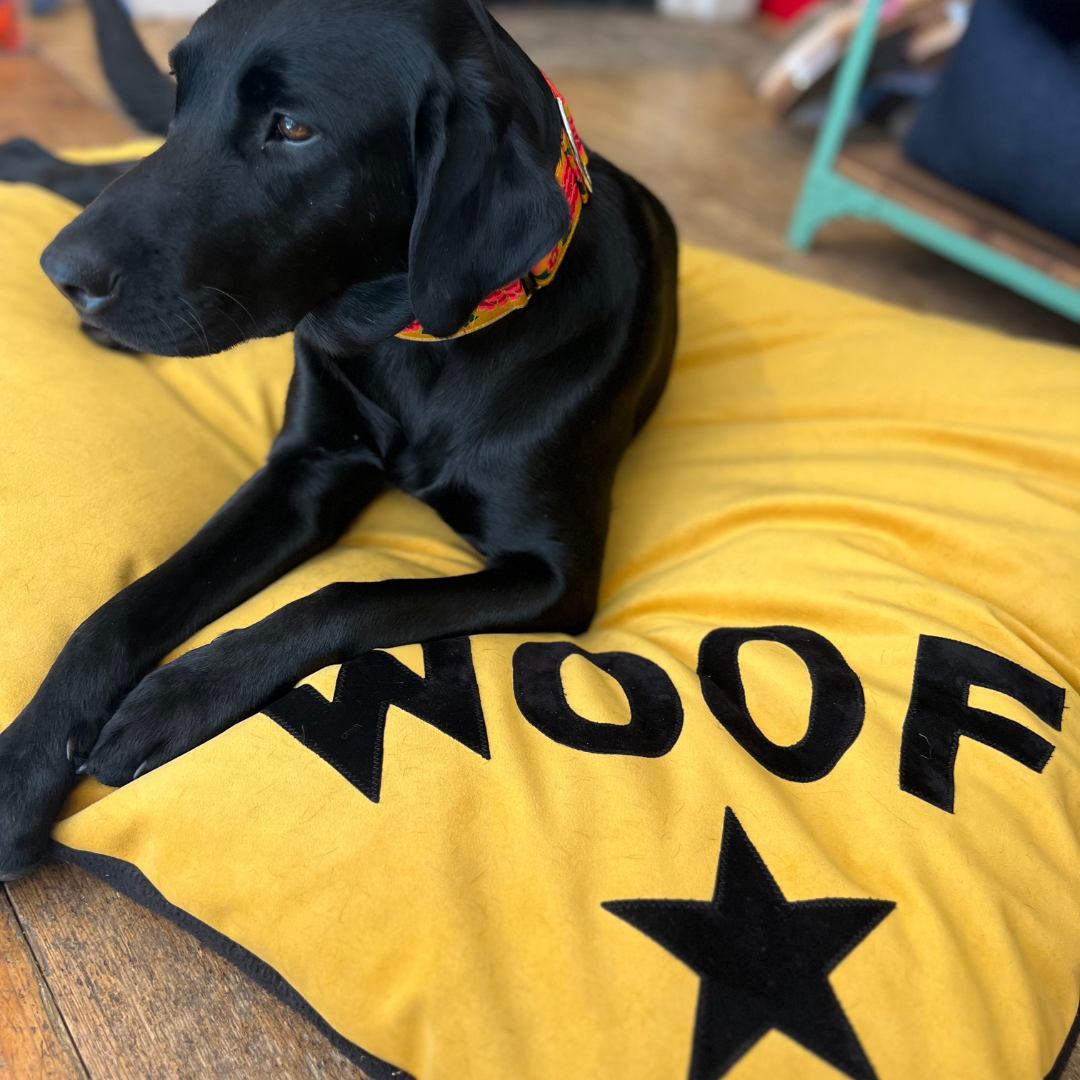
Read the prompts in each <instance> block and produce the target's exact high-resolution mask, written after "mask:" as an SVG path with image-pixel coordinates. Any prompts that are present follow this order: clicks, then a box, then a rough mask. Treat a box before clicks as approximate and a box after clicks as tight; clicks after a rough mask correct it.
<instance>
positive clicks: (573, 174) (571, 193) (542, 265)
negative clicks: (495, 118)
mask: <svg viewBox="0 0 1080 1080" xmlns="http://www.w3.org/2000/svg"><path fill="white" fill-rule="evenodd" d="M544 80H545V81H546V82H547V84H548V86H549V87H551V92H552V94H554V95H555V101H556V103H557V104H558V106H559V115H560V116H561V117H562V140H561V142H562V146H561V150H560V153H559V164H558V165H557V166H556V168H555V179H556V180H557V181H558V184H559V187H561V188H562V193H563V195H564V196H565V197H566V204H567V206H569V207H570V228H569V229H567V230H566V233H565V235H564V236H563V237H562V239H561V240H560V241H559V242H558V243H557V244H556V245H555V246H554V247H553V248H552V249H551V251H550V252H548V254H547V255H545V256H544V257H543V258H542V259H541V260H540V261H539V262H538V263H537V264H536V265H535V266H534V267H533V268H532V270H530V271H529V273H527V274H526V275H525V276H524V277H523V278H518V279H517V280H516V281H511V282H510V284H509V285H503V286H502V288H499V289H496V290H495V291H494V292H493V293H492V294H491V295H490V296H488V297H487V298H486V299H485V300H484V301H482V302H481V304H480V305H479V307H477V308H476V310H475V311H473V313H472V314H471V315H470V316H469V319H468V322H466V323H465V325H464V326H463V327H462V328H461V329H460V330H459V331H458V332H457V333H456V334H451V335H450V337H451V338H457V337H461V336H462V335H464V334H471V333H473V331H475V330H482V329H483V328H484V327H485V326H489V325H490V324H491V323H493V322H497V321H498V320H499V319H501V318H502V317H503V316H504V315H509V314H510V312H511V311H517V309H518V308H523V307H524V306H525V305H526V304H527V303H528V302H529V298H530V297H531V296H532V294H533V293H534V292H536V290H537V289H542V288H543V287H544V286H545V285H547V284H548V283H549V282H550V281H551V280H552V279H553V278H554V277H555V273H556V271H557V270H558V269H559V264H560V263H561V262H562V260H563V256H564V255H565V254H566V249H567V248H568V247H569V246H570V241H571V239H573V236H574V230H575V229H576V228H577V223H578V218H580V217H581V207H582V205H583V204H584V203H587V202H588V201H589V196H590V195H591V194H592V181H591V180H590V179H589V157H588V155H587V154H586V153H585V145H584V144H583V143H582V141H581V139H580V138H578V133H577V128H575V127H574V120H573V117H571V115H570V110H569V109H568V108H567V107H566V99H565V98H564V97H563V96H562V94H560V93H559V91H558V90H556V89H555V87H554V86H552V83H551V80H550V79H549V78H548V77H547V76H546V75H545V76H544ZM397 336H398V337H399V338H405V339H406V340H407V341H448V340H449V338H439V337H435V336H434V335H433V334H428V333H425V332H424V328H423V327H422V326H421V325H420V323H419V322H416V321H413V322H411V323H410V324H409V325H408V326H406V327H405V329H404V330H402V331H401V333H399V334H398V335H397Z"/></svg>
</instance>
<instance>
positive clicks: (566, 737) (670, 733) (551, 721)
mask: <svg viewBox="0 0 1080 1080" xmlns="http://www.w3.org/2000/svg"><path fill="white" fill-rule="evenodd" d="M575 654H576V655H577V656H584V657H585V659H586V660H588V661H589V663H591V664H595V665H596V666H597V667H598V668H599V669H600V670H601V671H606V672H607V674H608V675H610V676H611V677H612V678H613V679H615V680H616V682H618V683H619V685H620V686H621V687H622V688H623V692H624V693H625V694H626V700H627V701H628V702H629V704H630V723H629V724H602V723H596V722H594V721H592V720H586V719H585V717H583V716H579V715H578V714H577V713H576V712H574V710H573V709H571V708H570V706H569V704H568V703H567V701H566V693H565V692H564V690H563V684H562V674H561V671H562V665H563V661H564V660H565V659H566V658H567V657H568V656H571V655H575ZM514 697H515V698H516V699H517V703H518V708H519V709H520V710H521V712H522V715H523V716H524V717H525V719H526V720H528V721H529V723H530V724H532V726H533V727H534V728H536V729H537V730H538V731H542V732H543V733H544V734H545V735H546V736H547V737H548V738H549V739H553V740H554V741H555V742H557V743H562V744H563V746H569V747H571V748H572V749H574V750H585V751H587V752H588V753H590V754H631V755H634V756H635V757H650V758H651V757H662V756H663V755H664V754H666V753H667V752H668V751H669V750H670V749H671V748H672V747H673V746H674V745H675V742H676V740H677V739H678V738H679V732H680V731H682V722H683V710H682V701H681V700H680V699H679V695H678V692H677V691H676V689H675V687H674V685H673V684H672V682H671V679H670V678H669V677H668V674H667V672H666V671H664V669H663V668H662V667H660V666H659V665H658V664H654V663H653V662H652V661H651V660H646V659H645V657H644V656H638V655H636V654H635V653H625V652H606V653H587V652H586V651H585V650H584V649H580V648H578V646H577V645H572V644H571V643H570V642H568V641H527V642H525V644H523V645H519V646H518V647H517V650H516V651H515V652H514Z"/></svg>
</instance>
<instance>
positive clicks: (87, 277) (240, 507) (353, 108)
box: [0, 0, 676, 878]
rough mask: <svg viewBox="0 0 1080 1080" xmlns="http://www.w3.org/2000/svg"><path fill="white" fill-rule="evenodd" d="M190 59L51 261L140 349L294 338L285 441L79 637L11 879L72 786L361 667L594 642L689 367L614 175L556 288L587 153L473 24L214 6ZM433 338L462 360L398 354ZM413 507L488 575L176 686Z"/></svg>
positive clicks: (16, 749)
mask: <svg viewBox="0 0 1080 1080" xmlns="http://www.w3.org/2000/svg"><path fill="white" fill-rule="evenodd" d="M171 60H172V65H173V67H174V69H175V74H176V78H177V105H176V116H175V119H174V120H173V123H172V125H171V127H170V130H169V136H168V140H167V142H166V144H165V145H164V147H162V149H161V150H159V151H158V152H157V153H155V154H153V155H151V156H150V157H149V158H147V159H145V160H144V161H142V162H140V163H138V164H137V165H135V166H134V167H133V168H131V169H130V171H128V172H126V173H124V174H123V175H122V176H120V177H119V178H118V179H116V180H115V181H114V182H113V183H111V184H110V185H109V186H108V188H107V189H106V190H105V191H104V192H103V193H102V194H101V195H100V197H98V198H97V199H96V200H95V201H93V202H92V204H91V205H90V206H89V208H88V209H87V210H86V211H85V212H84V213H83V214H82V215H81V216H80V217H78V218H77V219H76V220H75V221H74V222H72V223H71V224H70V225H69V226H68V227H67V228H65V229H64V230H63V232H61V233H60V235H59V236H58V237H57V238H56V240H55V241H53V243H52V244H51V245H50V246H49V247H48V248H47V249H46V251H45V253H44V255H43V256H42V266H43V268H44V269H45V271H46V273H47V274H48V275H49V277H50V278H52V280H53V281H54V282H55V283H56V284H57V285H58V286H59V288H60V289H62V290H63V291H64V292H65V293H66V294H67V296H68V297H69V299H70V300H71V302H72V303H73V304H74V305H75V307H76V309H77V310H78V311H79V312H80V314H81V315H82V316H83V318H84V319H85V320H87V321H88V322H90V323H91V324H92V325H94V326H96V327H99V328H101V329H102V330H103V331H104V332H106V333H107V334H109V335H111V336H112V337H113V338H116V339H117V340H119V341H120V342H121V343H123V344H125V345H127V346H128V347H130V348H133V349H136V350H139V351H146V352H154V353H162V354H168V355H183V356H199V355H205V354H207V353H212V352H216V351H219V350H221V349H227V348H229V347H230V346H232V345H234V344H236V343H237V342H239V341H241V340H243V339H245V338H252V337H259V336H267V335H273V334H280V333H283V332H285V331H288V330H295V332H296V337H295V352H296V369H295V373H294V375H293V379H292V383H291V386H290V388H289V396H288V406H287V413H286V418H285V424H284V428H283V430H282V432H281V434H280V435H279V436H278V438H277V441H276V442H275V443H274V446H273V449H272V451H271V453H270V456H269V459H268V461H267V463H266V465H265V467H264V468H263V469H262V470H261V471H260V472H258V473H257V474H256V475H255V476H254V477H253V478H252V479H251V480H250V481H249V482H248V483H247V484H245V485H244V486H243V487H242V488H241V489H240V491H239V492H238V493H237V494H236V495H235V496H234V497H233V498H232V499H230V500H229V502H228V503H226V504H225V506H224V507H222V509H221V510H220V511H219V512H218V513H217V514H216V515H215V516H214V517H213V518H212V519H211V520H210V521H209V522H208V523H207V525H206V526H204V528H203V529H201V530H200V531H199V533H198V534H197V535H196V536H195V537H194V538H193V539H192V540H191V541H190V542H188V543H187V544H186V545H185V546H184V547H183V548H181V549H180V551H178V552H177V553H176V554H175V555H173V556H172V557H171V558H170V559H168V560H167V561H166V562H165V563H164V564H163V565H161V566H160V567H158V568H157V569H156V570H154V571H152V572H151V573H149V574H147V575H146V576H145V577H144V578H142V579H140V580H138V581H136V582H134V583H133V584H132V585H130V586H128V587H127V588H126V589H124V590H123V591H122V592H121V593H119V594H118V595H117V596H116V597H114V598H113V599H112V600H110V601H109V602H108V603H107V604H105V605H104V606H103V607H102V608H100V609H99V610H98V611H97V612H95V613H94V614H93V615H91V616H90V617H89V618H88V619H87V620H86V621H85V622H84V623H83V624H82V625H81V626H80V627H79V628H78V629H77V630H76V631H75V633H74V634H73V635H72V637H71V639H70V640H69V641H68V643H67V645H65V647H64V649H63V651H62V652H61V654H60V656H59V658H58V659H57V660H56V662H55V663H54V665H53V667H52V669H51V670H50V672H49V673H48V675H47V676H46V678H45V680H44V682H43V683H42V685H41V688H40V689H39V690H38V692H37V693H36V694H35V696H34V698H33V699H32V700H31V701H30V703H29V704H28V705H27V706H26V708H25V709H24V710H23V711H22V713H21V714H20V715H19V717H18V718H17V719H16V720H15V722H14V723H13V724H12V725H11V726H10V727H8V728H7V729H6V730H5V731H4V732H3V733H2V734H0V878H12V877H15V876H17V875H19V874H22V873H25V872H26V871H27V870H28V869H29V868H30V867H32V866H33V865H34V863H35V862H36V861H37V860H39V859H40V858H41V856H42V854H43V853H44V851H45V848H46V846H47V843H48V834H49V829H50V826H51V823H52V821H53V819H54V817H55V814H56V813H57V810H58V808H59V806H60V805H61V803H62V801H63V799H64V797H65V795H66V794H67V792H68V790H69V789H70V787H71V785H72V783H73V782H74V780H75V777H76V770H77V768H78V771H79V772H88V773H90V774H93V775H95V776H97V777H99V778H100V779H101V780H103V781H104V782H106V783H108V784H122V783H126V782H127V781H129V780H131V779H132V778H133V777H135V776H137V775H138V774H139V773H141V772H142V771H143V770H146V769H152V768H154V767H156V766H158V765H160V764H162V763H163V762H166V761H168V760H169V759H171V758H173V757H175V756H176V755H178V754H180V753H183V752H184V751H186V750H188V749H190V748H191V747H193V746H196V745H198V744H199V743H201V742H203V741H205V740H206V739H209V738H210V737H212V736H213V735H216V734H217V733H218V732H220V731H222V730H223V729H225V728H227V727H228V726H229V725H231V724H233V723H235V722H236V721H238V720H240V719H241V718H243V717H246V716H248V715H250V714H252V713H254V712H256V711H258V710H259V709H260V708H262V707H264V706H266V705H267V704H268V703H270V702H272V701H273V700H274V699H276V698H278V697H280V696H281V695H283V694H284V693H286V692H287V691H288V690H289V689H290V688H291V687H292V686H293V685H294V684H295V683H296V682H297V681H298V680H299V679H301V678H302V677H303V676H305V675H307V674H308V673H310V672H312V671H315V670H317V669H318V668H321V667H323V666H325V665H327V664H333V663H340V662H343V661H346V660H348V659H350V658H352V657H356V656H357V655H358V654H360V653H362V652H364V651H365V650H369V649H373V648H378V647H384V646H393V645H401V644H405V643H410V642H416V641H426V640H431V639H435V638H440V637H446V636H451V635H466V634H478V633H490V632H493V631H495V632H498V631H566V632H569V633H576V632H580V631H582V630H584V629H585V628H586V627H587V626H588V625H589V621H590V619H591V617H592V614H593V611H594V608H595V604H596V596H597V587H598V580H599V576H600V565H601V559H602V556H603V551H604V542H605V536H606V533H607V528H608V516H609V510H610V493H611V487H612V481H613V477H614V474H615V469H616V466H617V465H618V463H619V459H620V457H621V456H622V454H623V451H624V450H625V449H626V446H627V444H628V443H629V442H630V440H631V438H632V437H633V435H634V433H635V432H636V431H637V430H638V429H639V428H640V427H641V425H642V424H643V423H644V421H645V420H646V418H647V417H648V416H649V414H650V412H651V411H652V409H653V407H654V406H655V404H656V402H657V399H658V398H659V396H660V393H661V391H662V389H663V386H664V382H665V380H666V378H667V374H668V370H669V367H670V363H671V357H672V351H673V348H674V340H675V329H676V301H675V272H676V240H675V231H674V227H673V226H672V223H671V220H670V219H669V217H668V215H667V213H666V212H665V211H664V209H663V207H662V206H661V205H660V204H659V203H658V202H657V200H656V199H655V198H654V197H653V196H652V195H650V194H649V193H648V192H647V191H646V190H645V189H643V188H642V187H641V185H640V184H638V183H637V182H635V181H634V180H633V179H631V178H630V177H629V176H627V175H625V174H624V173H622V172H620V171H619V170H618V169H617V168H615V167H614V166H613V165H611V164H609V163H608V162H606V161H604V160H602V159H601V158H599V157H597V156H593V158H592V161H591V183H592V185H593V186H594V189H595V190H594V191H593V192H592V195H591V198H589V199H588V202H587V205H585V206H584V207H583V209H582V210H581V214H580V220H579V222H578V225H577V229H576V232H575V233H574V235H573V238H572V241H571V242H570V244H569V247H568V248H567V250H566V254H565V259H564V260H563V262H562V265H561V267H560V268H559V269H558V273H557V274H556V275H555V276H554V278H552V279H551V280H550V283H548V282H545V281H543V280H540V279H538V278H537V277H536V276H535V273H534V274H533V275H531V274H530V268H534V267H536V265H537V264H538V263H539V262H540V261H541V260H543V259H544V258H545V257H546V256H547V255H548V253H549V252H551V251H552V250H553V249H554V248H556V247H557V246H558V245H559V242H560V240H561V239H562V238H564V237H565V235H566V234H567V232H568V230H569V228H570V222H571V203H572V201H573V200H572V199H571V198H570V195H568V194H567V193H566V192H564V190H563V189H562V188H561V187H560V184H559V183H558V182H557V181H556V169H557V167H563V168H564V170H565V168H571V167H572V166H573V165H574V163H573V162H572V161H571V159H572V158H574V157H575V153H576V147H575V146H574V144H573V143H572V142H570V140H569V139H568V137H567V136H566V135H565V134H564V133H565V132H566V131H567V130H568V129H569V128H570V126H571V125H570V124H568V123H566V122H565V121H564V119H563V117H562V115H561V111H560V102H559V100H558V99H557V98H556V96H555V95H554V94H553V92H552V90H551V89H550V88H549V85H548V84H547V82H546V80H545V79H544V77H543V75H542V74H541V73H540V72H539V71H538V69H537V68H536V67H535V66H534V65H533V64H532V63H531V62H530V61H529V60H528V58H527V57H526V56H525V55H524V54H523V53H522V52H521V50H520V49H519V48H518V47H517V46H516V45H515V44H514V42H513V41H511V39H510V38H509V37H508V36H507V35H506V33H505V32H504V31H503V30H502V29H501V27H499V26H498V24H496V23H495V22H494V20H492V19H491V18H490V16H489V15H488V14H487V13H486V12H485V11H484V9H483V8H482V7H481V6H480V3H479V0H220V2H219V3H218V4H217V5H216V6H215V7H213V8H212V9H211V10H210V11H209V12H207V13H206V14H205V15H204V16H203V17H202V18H201V19H200V20H199V21H198V22H197V23H196V24H195V27H194V29H193V30H192V32H191V34H190V36H189V37H188V38H187V39H186V40H184V41H183V42H181V43H180V44H179V45H178V46H177V47H176V49H175V50H174V52H173V54H172V57H171ZM568 143H569V144H570V149H569V150H568V149H567V146H568ZM24 149H25V148H24ZM27 153H29V151H28V152H27ZM31 156H32V155H31ZM561 161H562V162H564V165H563V166H560V162H561ZM46 165H47V163H46ZM65 175H67V174H65ZM573 177H574V178H576V179H575V182H577V183H579V193H580V194H588V192H587V191H586V190H584V189H583V188H581V187H580V185H582V184H584V183H585V173H584V170H582V171H581V173H580V176H579V175H578V172H576V171H574V172H573ZM68 179H69V180H70V176H68ZM45 180H46V183H47V182H48V180H47V178H45ZM64 182H65V183H66V182H67V180H65V181H64ZM571 194H572V191H571ZM542 277H543V275H542V273H541V275H540V278H542ZM508 283H511V284H512V286H513V287H512V288H511V289H510V292H511V293H515V290H516V293H515V295H517V296H518V299H519V300H520V299H521V297H522V296H525V297H526V298H528V296H529V294H530V293H531V292H532V291H533V290H535V294H534V295H531V299H530V302H529V303H528V306H526V307H523V308H522V309H521V310H515V311H513V312H512V313H510V314H508V315H507V316H506V317H505V318H502V319H500V320H499V321H497V322H494V323H492V324H491V325H486V326H484V327H483V328H482V329H478V330H475V331H474V332H472V333H467V334H464V335H460V336H454V335H457V334H458V331H459V330H461V329H462V328H463V327H465V326H466V325H467V324H469V321H470V318H471V316H472V313H473V312H474V311H475V310H476V309H477V308H478V307H479V305H481V303H482V302H483V301H484V300H485V298H486V297H488V296H489V294H491V293H492V292H493V291H494V290H497V289H498V288H499V287H500V286H506V285H507V284H508ZM541 284H543V285H545V286H546V287H543V288H537V286H538V285H541ZM414 320H416V321H417V322H418V323H419V324H420V325H421V326H422V328H423V331H425V332H426V333H427V334H428V335H432V336H434V337H436V338H446V339H448V340H406V339H402V338H400V337H398V336H396V335H397V334H398V333H399V332H400V331H402V330H403V328H405V327H407V326H408V325H409V324H411V323H413V322H414ZM414 329H415V327H414ZM387 486H396V487H399V488H401V489H403V490H405V491H407V492H410V493H411V494H413V495H415V496H416V497H418V498H420V499H423V500H424V501H425V502H427V503H428V504H429V505H431V506H432V507H434V508H435V509H436V510H437V511H438V512H439V513H440V514H441V515H442V517H443V518H444V519H445V520H446V521H447V522H448V523H449V524H450V525H451V526H452V527H453V528H454V529H456V530H457V531H458V532H459V533H460V534H461V535H462V536H464V537H466V538H467V539H468V540H469V541H470V542H471V543H472V544H473V545H474V546H475V547H476V549H477V550H478V551H479V552H481V553H482V555H483V556H484V558H485V559H486V568H485V569H484V570H482V571H480V572H478V573H475V574H469V575H465V576H461V577H451V578H443V579H434V580H402V581H383V582H378V583H358V582H340V583H338V584H335V585H331V586H329V587H327V588H325V589H321V590H320V591H319V592H317V593H315V594H314V595H312V596H309V597H307V598H306V599H303V600H298V601H296V602H294V603H291V604H288V605H287V606H285V607H283V608H282V609H280V610H279V611H277V612H276V613H275V614H273V615H271V616H269V617H268V618H266V619H264V620H262V621H261V622H259V623H256V624H255V625H254V626H252V627H250V628H249V629H246V630H238V631H233V632H231V633H228V634H223V635H222V636H221V637H219V638H217V639H216V640H215V641H214V642H212V643H211V644H210V645H207V646H205V647H204V648H201V649H196V650H194V651H192V652H189V653H187V654H186V655H184V656H183V657H181V658H180V659H178V660H174V661H173V662H172V663H169V664H167V665H165V666H164V667H160V668H157V670H155V665H156V664H157V663H158V662H159V661H160V659H161V658H162V656H164V655H165V654H167V653H168V652H169V651H170V650H171V649H173V648H174V647H175V646H177V645H179V644H180V643H181V642H183V641H184V640H185V639H186V638H188V637H189V636H190V635H191V634H192V633H194V632H195V631H196V630H198V629H199V628H200V627H202V626H205V625H206V624H207V623H208V622H210V621H211V620H213V619H215V618H217V617H218V616H220V615H222V614H223V613H225V612H226V611H228V610H230V609H231V608H233V607H235V606H236V605H237V604H238V603H240V602H241V601H242V600H244V599H245V598H246V597H249V596H251V595H252V594H254V593H256V592H257V591H259V590H260V589H262V588H264V587H265V586H267V585H268V584H269V583H270V582H272V581H274V580H275V579H276V578H278V577H280V576H281V575H282V574H283V573H285V572H286V571H287V570H289V569H290V568H291V567H294V566H296V565H297V564H298V563H300V562H302V561H303V560H305V559H307V558H309V557H310V556H312V555H314V554H315V553H316V552H319V551H322V550H323V549H325V548H327V547H328V546H330V545H331V544H333V543H334V541H335V540H336V539H337V538H338V537H339V536H340V535H341V534H342V532H344V530H345V529H346V527H347V526H348V525H349V524H350V522H351V521H352V520H353V519H354V518H355V517H356V515H357V514H358V513H359V512H360V511H361V510H362V509H363V508H364V507H365V506H366V505H367V504H368V503H370V502H371V501H372V499H374V498H375V496H376V495H378V494H379V492H381V491H382V490H384V489H385V488H386V487H387Z"/></svg>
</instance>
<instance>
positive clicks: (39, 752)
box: [0, 709, 89, 881]
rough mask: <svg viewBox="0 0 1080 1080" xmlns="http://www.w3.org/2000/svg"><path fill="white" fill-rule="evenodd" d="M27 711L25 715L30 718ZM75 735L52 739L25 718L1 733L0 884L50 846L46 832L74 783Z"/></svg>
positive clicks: (49, 730) (49, 731)
mask: <svg viewBox="0 0 1080 1080" xmlns="http://www.w3.org/2000/svg"><path fill="white" fill-rule="evenodd" d="M30 711H31V710H29V709H28V710H27V712H28V713H29V712H30ZM88 749H89V746H82V745H81V739H80V736H79V734H78V733H76V734H73V735H70V736H69V737H68V738H66V739H64V738H60V737H58V736H57V735H56V728H55V727H54V726H53V725H48V726H46V725H45V724H35V723H34V718H33V716H32V715H27V713H24V714H23V715H22V716H20V717H19V718H18V719H17V720H16V721H15V722H14V723H13V724H11V726H10V727H8V728H7V729H5V730H4V731H3V732H0V881H12V880H14V879H15V878H19V877H22V876H23V875H24V874H27V873H29V872H30V871H31V870H32V869H33V868H34V867H35V866H36V865H37V864H38V863H39V862H40V861H41V859H42V857H43V856H44V854H45V851H46V849H47V848H48V846H49V832H50V831H51V829H52V824H53V821H54V820H55V819H56V815H57V814H58V813H59V812H60V807H61V806H62V805H63V803H64V799H65V798H66V797H67V794H68V792H69V791H70V790H71V787H72V784H73V783H74V779H75V762H74V760H73V759H76V758H77V755H78V754H79V753H80V750H88Z"/></svg>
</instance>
